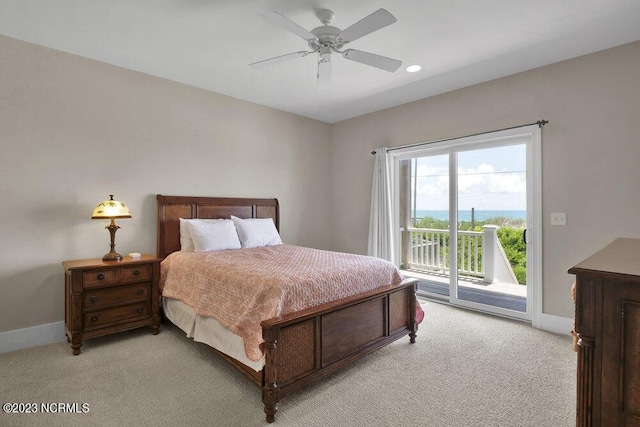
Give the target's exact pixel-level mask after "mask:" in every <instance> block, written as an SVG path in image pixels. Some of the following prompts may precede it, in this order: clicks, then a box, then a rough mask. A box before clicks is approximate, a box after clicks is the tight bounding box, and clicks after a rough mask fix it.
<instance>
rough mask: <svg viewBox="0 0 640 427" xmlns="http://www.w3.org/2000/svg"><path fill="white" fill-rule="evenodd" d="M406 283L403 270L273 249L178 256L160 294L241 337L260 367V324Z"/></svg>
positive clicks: (364, 259)
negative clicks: (292, 313)
mask: <svg viewBox="0 0 640 427" xmlns="http://www.w3.org/2000/svg"><path fill="white" fill-rule="evenodd" d="M401 281H402V276H401V275H400V272H399V271H398V269H397V268H396V267H395V266H394V265H393V264H391V263H390V262H388V261H385V260H381V259H378V258H373V257H368V256H363V255H353V254H345V253H339V252H329V251H322V250H318V249H311V248H304V247H299V246H292V245H276V246H264V247H259V248H251V249H235V250H227V251H218V252H203V253H197V252H174V253H172V254H171V255H169V256H168V257H167V258H166V259H165V260H164V261H163V262H162V264H161V280H160V287H161V290H162V294H163V295H164V296H166V297H169V298H174V299H177V300H180V301H182V302H184V303H186V304H187V305H189V306H191V307H193V309H194V310H195V311H196V313H198V314H199V315H201V316H205V317H213V318H215V319H217V320H218V321H219V322H220V323H222V324H223V325H224V326H226V327H227V328H229V330H231V331H232V332H233V333H235V334H236V335H239V336H241V337H242V338H243V339H244V346H245V351H246V353H247V357H248V358H249V359H251V360H254V361H257V360H260V358H261V357H262V350H261V349H260V344H261V343H262V342H263V340H262V328H261V326H260V322H261V321H263V320H266V319H270V318H273V317H276V316H279V315H281V314H287V313H291V312H294V311H298V310H303V309H305V308H309V307H313V306H316V305H319V304H322V303H326V302H330V301H334V300H337V299H340V298H345V297H349V296H352V295H355V294H359V293H362V292H366V291H370V290H373V289H377V288H383V287H387V286H392V285H395V284H398V283H400V282H401ZM418 314H421V312H420V313H418Z"/></svg>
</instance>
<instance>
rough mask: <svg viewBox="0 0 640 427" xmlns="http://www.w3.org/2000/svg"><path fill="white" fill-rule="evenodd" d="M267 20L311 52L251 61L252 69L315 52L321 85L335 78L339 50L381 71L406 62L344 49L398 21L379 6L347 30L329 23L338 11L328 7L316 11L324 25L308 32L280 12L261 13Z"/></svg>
mask: <svg viewBox="0 0 640 427" xmlns="http://www.w3.org/2000/svg"><path fill="white" fill-rule="evenodd" d="M261 16H262V17H263V18H264V19H266V20H267V21H269V22H271V23H274V24H276V25H279V26H281V27H282V28H284V29H286V30H288V31H289V32H291V33H293V34H295V35H297V36H299V37H301V38H303V39H304V40H306V41H307V44H308V46H309V48H310V49H311V50H310V51H299V52H293V53H289V54H286V55H280V56H276V57H274V58H270V59H265V60H263V61H258V62H254V63H252V64H249V66H251V67H252V68H262V67H264V66H267V65H272V64H276V63H279V62H284V61H288V60H290V59H295V58H301V57H304V56H307V55H309V54H311V53H317V54H318V73H317V80H318V87H319V88H322V87H326V86H328V84H329V83H330V81H331V54H332V53H339V54H340V55H342V57H343V58H345V59H348V60H350V61H355V62H359V63H361V64H365V65H369V66H371V67H376V68H379V69H381V70H385V71H389V72H391V73H393V72H395V71H396V70H397V69H398V68H400V66H401V65H402V61H398V60H397V59H392V58H387V57H386V56H381V55H376V54H373V53H369V52H364V51H361V50H356V49H346V50H341V49H342V48H343V47H344V45H345V44H347V43H350V42H352V41H354V40H357V39H359V38H361V37H363V36H366V35H367V34H371V33H373V32H374V31H377V30H379V29H381V28H384V27H386V26H387V25H391V24H393V23H395V22H396V21H397V20H396V18H395V17H394V16H393V15H392V14H390V13H389V12H388V11H386V10H385V9H378V10H377V11H375V12H373V13H372V14H371V15H369V16H366V17H365V18H363V19H361V20H360V21H358V22H356V23H355V24H353V25H351V26H350V27H348V28H346V29H345V30H341V29H339V28H337V27H334V26H331V25H329V24H330V23H331V21H332V20H333V18H334V16H335V15H334V13H333V12H332V11H331V10H328V9H321V10H318V11H317V12H316V16H317V17H318V19H319V20H320V22H321V23H322V25H321V26H319V27H317V28H314V29H313V30H311V31H307V30H306V29H304V28H302V27H301V26H300V25H298V24H296V23H295V22H293V21H291V20H290V19H288V18H286V17H285V16H283V15H281V14H280V13H278V12H267V13H264V14H262V15H261Z"/></svg>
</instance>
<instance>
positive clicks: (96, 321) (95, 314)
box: [84, 301, 149, 330]
mask: <svg viewBox="0 0 640 427" xmlns="http://www.w3.org/2000/svg"><path fill="white" fill-rule="evenodd" d="M148 316H149V302H148V301H144V302H140V303H137V304H129V305H123V306H121V307H116V308H108V309H106V310H99V311H88V312H86V313H84V328H85V330H91V329H94V328H99V327H102V326H104V325H106V324H108V323H112V322H116V321H123V320H130V319H133V318H136V317H148Z"/></svg>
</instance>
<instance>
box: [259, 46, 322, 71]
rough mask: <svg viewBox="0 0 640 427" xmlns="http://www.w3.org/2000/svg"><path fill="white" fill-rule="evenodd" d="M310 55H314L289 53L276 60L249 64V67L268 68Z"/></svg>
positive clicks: (275, 58)
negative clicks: (268, 66)
mask: <svg viewBox="0 0 640 427" xmlns="http://www.w3.org/2000/svg"><path fill="white" fill-rule="evenodd" d="M309 53H312V52H305V51H303V50H302V51H300V52H293V53H287V54H286V55H280V56H276V57H274V58H269V59H265V60H263V61H258V62H254V63H252V64H249V67H251V68H262V67H266V66H267V65H272V64H277V63H278V62H284V61H289V60H291V59H295V58H300V57H303V56H307V55H308V54H309Z"/></svg>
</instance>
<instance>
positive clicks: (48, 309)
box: [0, 37, 640, 332]
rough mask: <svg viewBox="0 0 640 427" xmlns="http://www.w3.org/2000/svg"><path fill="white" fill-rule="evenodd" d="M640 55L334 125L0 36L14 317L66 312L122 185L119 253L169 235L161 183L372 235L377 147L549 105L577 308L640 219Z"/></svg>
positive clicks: (559, 304) (7, 303)
mask: <svg viewBox="0 0 640 427" xmlns="http://www.w3.org/2000/svg"><path fill="white" fill-rule="evenodd" d="M639 69H640V42H639V43H634V44H630V45H626V46H622V47H619V48H616V49H611V50H607V51H603V52H600V53H596V54H593V55H589V56H585V57H581V58H577V59H574V60H570V61H565V62H562V63H558V64H554V65H550V66H547V67H543V68H539V69H536V70H532V71H529V72H525V73H521V74H517V75H514V76H510V77H506V78H502V79H499V80H495V81H492V82H488V83H484V84H480V85H477V86H473V87H470V88H466V89H462V90H458V91H455V92H450V93H447V94H444V95H441V96H436V97H432V98H428V99H424V100H421V101H417V102H414V103H410V104H406V105H402V106H399V107H396V108H393V109H389V110H385V111H381V112H378V113H373V114H369V115H366V116H362V117H359V118H355V119H351V120H348V121H344V122H341V123H338V124H335V125H328V124H325V123H321V122H317V121H314V120H310V119H306V118H302V117H299V116H295V115H291V114H288V113H284V112H280V111H276V110H273V109H269V108H266V107H261V106H258V105H255V104H251V103H247V102H243V101H239V100H236V99H233V98H229V97H225V96H222V95H218V94H214V93H210V92H207V91H203V90H200V89H196V88H193V87H189V86H185V85H181V84H178V83H174V82H170V81H167V80H163V79H159V78H155V77H152V76H148V75H144V74H141V73H136V72H133V71H129V70H124V69H121V68H118V67H114V66H110V65H106V64H103V63H99V62H96V61H92V60H88V59H84V58H79V57H76V56H73V55H68V54H64V53H61V52H57V51H54V50H50V49H46V48H42V47H38V46H34V45H31V44H27V43H23V42H19V41H16V40H12V39H9V38H6V37H0V150H1V152H0V207H1V209H0V250H1V253H2V255H3V256H2V257H1V258H0V296H1V297H0V332H2V331H8V330H14V329H18V328H23V327H29V326H33V325H39V324H45V323H50V322H57V321H61V320H62V319H63V312H64V304H63V276H62V267H61V266H60V262H61V261H63V260H66V259H77V258H88V257H100V256H102V255H103V254H104V253H106V252H107V251H108V249H109V248H108V233H107V232H106V231H105V230H104V229H103V226H104V225H105V224H104V223H102V222H99V221H91V220H89V216H90V214H91V210H92V209H93V207H94V206H95V205H96V204H97V203H98V202H100V201H102V200H103V199H105V198H107V197H108V195H109V194H115V195H116V197H117V198H119V199H121V200H123V201H125V202H127V203H128V204H129V206H130V208H131V210H132V214H133V218H132V219H130V220H122V221H120V222H119V224H120V225H121V226H122V229H121V230H120V231H118V234H117V239H116V240H117V249H118V251H119V252H121V253H128V252H131V251H139V252H151V253H153V252H154V251H155V194H157V193H163V194H188V195H207V196H214V195H219V196H234V197H243V196H247V197H277V198H279V199H280V202H281V210H282V212H281V213H282V223H281V228H282V236H283V239H284V240H285V241H287V242H289V243H294V244H300V245H306V246H313V247H319V248H328V249H334V250H341V251H347V252H354V253H365V252H366V245H367V230H368V220H369V200H370V188H371V174H372V168H373V157H372V156H371V155H370V154H369V152H370V151H371V150H372V149H374V148H377V147H380V146H385V145H386V146H388V147H394V146H400V145H405V144H411V143H415V142H420V141H427V140H434V139H439V138H445V137H454V136H460V135H466V134H472V133H476V132H481V131H490V130H493V129H498V128H503V127H509V126H513V125H518V124H522V123H529V122H533V121H536V120H538V119H542V118H544V119H547V120H550V123H549V124H548V125H547V126H545V128H544V131H543V143H542V145H543V165H542V167H543V214H544V218H543V226H544V229H543V237H544V245H543V255H544V259H543V270H544V271H543V281H544V282H543V290H544V309H543V311H544V312H545V313H548V314H555V315H559V316H565V317H570V316H571V315H572V306H571V303H570V300H569V297H568V295H569V287H570V284H571V282H572V277H571V276H569V275H568V274H567V273H566V270H567V269H568V268H569V267H571V266H572V265H573V264H574V263H576V262H577V261H579V260H581V259H582V258H584V257H585V256H587V255H589V254H590V253H592V252H593V251H595V250H597V249H598V248H600V247H601V246H603V245H605V244H606V243H608V242H609V241H610V240H612V239H613V238H614V237H617V236H630V237H640V224H639V223H638V222H639V221H638V215H637V212H640V198H639V197H637V196H636V195H635V193H636V191H635V190H636V187H637V183H639V182H640V168H637V167H636V163H637V162H638V161H639V160H640V137H639V136H638V135H640V102H639V101H638V100H639V99H640V79H638V78H637V76H636V74H637V70H639ZM551 212H566V213H567V218H568V225H567V226H566V227H553V228H552V227H551V226H550V225H549V214H550V213H551Z"/></svg>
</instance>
